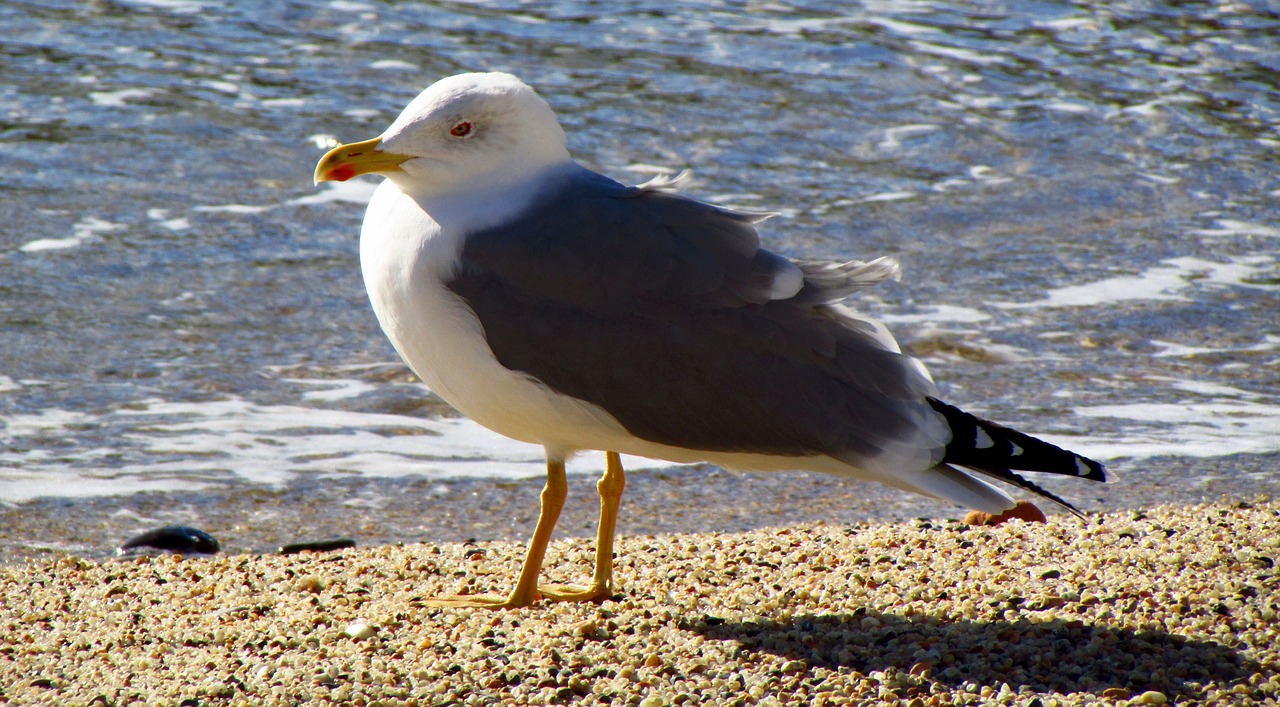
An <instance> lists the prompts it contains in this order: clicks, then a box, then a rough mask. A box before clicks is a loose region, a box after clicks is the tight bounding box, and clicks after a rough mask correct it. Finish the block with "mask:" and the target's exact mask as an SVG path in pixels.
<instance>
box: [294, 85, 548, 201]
mask: <svg viewBox="0 0 1280 707" xmlns="http://www.w3.org/2000/svg"><path fill="white" fill-rule="evenodd" d="M567 160H569V152H568V149H567V148H566V147H565V136H564V130H562V129H561V128H560V124H559V122H557V121H556V116H555V113H554V112H552V110H551V106H549V105H547V102H546V101H544V100H542V98H541V97H539V96H538V94H537V93H535V92H534V91H533V89H532V88H529V87H528V86H527V85H525V84H524V82H522V81H521V80H520V79H518V78H516V77H515V76H512V75H511V74H503V73H487V74H459V75H457V76H450V77H449V78H446V79H441V80H440V81H437V82H436V83H434V84H432V85H431V86H430V87H429V88H427V90H425V91H423V92H422V93H420V94H418V97H417V98H415V99H413V101H412V102H410V103H409V105H408V106H406V107H405V109H404V111H403V112H401V113H400V116H399V117H398V118H396V120H395V122H393V123H392V124H391V127H389V128H387V129H386V131H385V132H383V133H382V135H380V136H379V137H377V138H374V139H373V140H367V141H365V142H360V143H352V144H349V145H341V146H339V147H336V148H334V149H333V150H330V151H329V152H328V153H327V154H326V155H325V156H324V157H323V158H322V159H321V160H320V163H319V164H318V165H317V166H316V174H315V176H316V181H317V182H320V181H324V180H336V181H345V180H347V179H350V178H351V177H353V176H355V175H357V174H367V173H379V174H385V175H386V176H387V177H388V178H390V179H392V180H394V181H395V182H396V183H397V184H398V185H399V186H400V188H401V189H402V190H403V191H405V192H408V193H413V194H418V195H424V196H425V195H434V194H445V193H449V192H452V191H454V190H457V189H464V188H467V186H468V185H471V184H474V183H477V181H479V182H483V183H486V184H487V183H499V182H510V181H513V180H518V179H520V178H521V177H523V176H526V175H528V174H531V173H534V172H537V171H540V170H542V169H544V168H546V167H550V166H552V165H556V164H560V163H563V162H565V161H567Z"/></svg>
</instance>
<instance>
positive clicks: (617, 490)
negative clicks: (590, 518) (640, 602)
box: [542, 452, 627, 601]
mask: <svg viewBox="0 0 1280 707" xmlns="http://www.w3.org/2000/svg"><path fill="white" fill-rule="evenodd" d="M626 486H627V476H626V473H625V472H624V471H623V470H622V459H621V458H620V457H619V456H618V453H617V452H608V453H606V454H605V470H604V476H601V477H600V480H599V481H598V482H596V490H597V491H599V492H600V529H599V531H598V533H597V535H596V571H595V574H594V575H593V577H592V579H591V586H590V587H586V588H582V587H569V586H558V585H556V586H546V587H543V588H542V594H543V595H544V596H545V597H547V598H548V599H553V600H555V601H604V600H605V599H608V598H610V597H612V596H613V536H614V530H615V529H616V527H617V525H618V506H619V504H621V503H622V491H623V489H624V488H626Z"/></svg>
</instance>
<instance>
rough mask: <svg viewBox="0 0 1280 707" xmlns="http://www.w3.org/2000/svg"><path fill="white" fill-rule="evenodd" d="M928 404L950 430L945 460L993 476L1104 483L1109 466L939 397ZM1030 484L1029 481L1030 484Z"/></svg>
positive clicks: (930, 399)
mask: <svg viewBox="0 0 1280 707" xmlns="http://www.w3.org/2000/svg"><path fill="white" fill-rule="evenodd" d="M928 400H929V405H931V406H932V407H933V409H934V410H937V411H938V412H939V413H941V414H942V416H943V417H945V418H946V420H947V424H948V425H949V426H950V428H951V441H949V442H948V443H947V448H946V452H945V456H944V457H943V459H942V461H943V462H945V463H948V464H957V465H959V466H967V467H969V468H971V469H979V470H982V471H988V472H992V473H999V472H1008V471H1010V470H1015V469H1016V470H1018V471H1038V472H1044V473H1048V474H1061V475H1063V476H1074V477H1077V478H1081V479H1088V480H1090V481H1099V482H1105V481H1106V480H1107V471H1106V467H1104V466H1103V465H1102V464H1100V463H1098V462H1096V461H1094V460H1092V459H1089V458H1088V457H1084V456H1081V455H1079V454H1076V453H1075V452H1072V451H1068V450H1066V449H1063V448H1062V447H1059V446H1057V445H1055V444H1050V443H1049V442H1046V441H1044V440H1042V439H1036V438H1035V437H1032V436H1031V435H1028V434H1024V433H1022V432H1019V431H1017V430H1015V429H1012V428H1009V427H1005V426H1004V425H998V424H996V423H994V422H988V421H986V420H982V419H979V418H977V417H975V416H973V415H970V414H969V413H967V412H965V411H963V410H961V409H959V408H957V407H955V406H953V405H948V404H947V403H944V402H942V401H941V400H938V399H936V398H929V399H928ZM1028 483H1029V482H1028Z"/></svg>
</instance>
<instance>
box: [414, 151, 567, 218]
mask: <svg viewBox="0 0 1280 707" xmlns="http://www.w3.org/2000/svg"><path fill="white" fill-rule="evenodd" d="M574 168H578V167H577V165H576V164H574V163H573V162H571V161H570V162H564V163H561V164H555V165H550V166H546V167H542V168H539V169H535V170H532V171H525V172H519V173H516V174H514V175H510V176H505V177H504V178H502V179H497V180H494V179H492V178H490V179H474V180H469V181H467V182H465V183H463V184H460V185H458V186H456V187H454V188H452V189H450V190H449V191H447V192H443V193H441V192H433V193H423V194H415V193H414V192H413V191H411V190H408V189H405V190H404V192H405V194H406V195H408V196H409V197H411V198H412V199H413V200H414V201H416V202H417V203H418V205H419V206H420V207H421V208H422V210H423V211H425V212H426V213H427V215H429V216H430V217H431V218H432V219H433V220H434V221H435V222H436V223H438V224H440V227H441V228H442V229H443V230H445V231H458V232H472V231H476V230H479V229H482V228H486V227H489V226H494V225H498V224H501V223H505V222H507V221H510V220H511V219H512V218H514V217H515V216H517V215H518V214H519V213H520V212H522V211H524V210H525V209H527V208H528V207H529V205H530V204H531V203H533V201H534V199H536V198H537V197H538V195H539V194H542V193H545V192H546V190H548V189H551V188H554V187H555V186H556V185H557V184H559V183H560V182H561V180H563V179H564V178H565V177H566V176H567V175H568V174H569V173H570V172H572V170H573V169H574ZM579 169H580V168H579Z"/></svg>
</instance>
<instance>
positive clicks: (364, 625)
mask: <svg viewBox="0 0 1280 707" xmlns="http://www.w3.org/2000/svg"><path fill="white" fill-rule="evenodd" d="M342 632H343V633H345V634H347V635H348V636H350V637H352V638H354V639H356V640H357V641H362V640H364V639H366V638H373V636H374V634H376V633H377V632H378V630H377V629H375V628H374V627H373V626H372V625H371V624H369V622H367V621H352V622H351V623H349V624H347V627H346V628H344V629H342Z"/></svg>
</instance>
